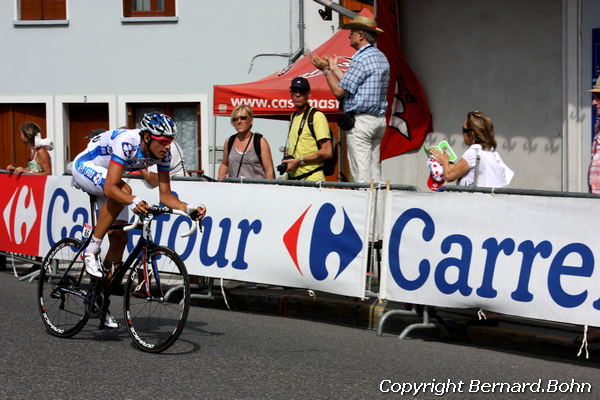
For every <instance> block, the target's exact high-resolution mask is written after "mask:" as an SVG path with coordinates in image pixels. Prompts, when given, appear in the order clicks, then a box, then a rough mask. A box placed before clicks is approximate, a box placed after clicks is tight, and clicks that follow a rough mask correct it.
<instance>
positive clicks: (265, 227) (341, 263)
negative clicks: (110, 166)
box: [23, 177, 371, 297]
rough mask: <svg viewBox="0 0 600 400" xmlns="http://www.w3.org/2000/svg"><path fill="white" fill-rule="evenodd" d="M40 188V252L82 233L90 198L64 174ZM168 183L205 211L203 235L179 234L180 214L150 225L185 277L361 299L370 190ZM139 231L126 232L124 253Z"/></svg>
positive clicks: (154, 195) (143, 192) (144, 189)
mask: <svg viewBox="0 0 600 400" xmlns="http://www.w3.org/2000/svg"><path fill="white" fill-rule="evenodd" d="M24 178H25V179H26V177H24ZM25 179H24V180H23V182H24V183H25V184H26V181H25ZM128 183H129V184H130V185H131V186H132V188H133V192H134V193H135V194H136V196H139V197H140V198H142V199H144V200H146V201H147V202H149V203H152V204H158V201H159V199H158V197H159V193H158V189H152V188H149V187H148V186H147V185H146V184H145V183H144V182H143V181H142V180H137V179H130V180H128ZM45 185H46V189H45V195H44V198H43V199H39V201H43V212H42V217H41V234H40V246H39V254H40V255H42V256H43V255H45V254H46V252H47V251H48V250H49V248H50V246H51V245H53V244H54V243H56V242H57V241H58V240H60V239H61V238H64V237H67V236H72V237H76V238H81V233H82V226H83V224H84V223H89V221H90V219H89V198H88V196H87V195H86V194H85V193H83V192H82V191H80V190H78V189H76V188H74V187H72V186H71V178H70V177H48V179H47V180H46V184H45ZM171 187H172V189H173V191H174V192H176V193H177V194H178V196H179V197H180V198H181V199H182V200H183V201H186V202H189V203H191V204H204V205H206V207H207V210H208V212H207V216H206V218H204V220H203V223H202V226H203V232H202V233H200V232H197V233H195V234H194V235H192V236H190V237H189V238H185V239H182V238H181V237H180V235H181V234H182V233H184V232H186V231H187V230H188V229H189V227H190V222H189V219H188V218H187V217H181V216H174V215H163V216H161V217H159V219H158V221H156V223H155V224H154V230H153V232H154V240H155V241H156V242H157V243H159V244H161V245H164V246H167V247H169V248H171V249H174V250H175V251H176V252H177V254H179V255H180V256H181V258H182V259H183V261H184V262H185V264H186V267H187V269H188V272H189V273H190V274H192V275H200V276H208V277H215V278H225V279H234V280H240V281H247V282H257V283H266V284H271V285H282V286H289V287H297V288H307V289H314V290H321V291H324V292H330V293H336V294H342V295H346V296H353V297H363V296H364V288H365V276H366V266H367V245H366V243H367V237H368V236H367V232H368V229H369V210H370V208H371V206H370V201H371V200H370V198H371V195H370V192H369V191H363V190H361V191H358V190H352V191H350V190H339V189H323V188H307V187H286V186H276V185H254V184H253V185H250V184H232V183H208V182H198V181H173V182H171ZM130 214H131V213H130ZM139 234H140V231H139V230H138V231H135V230H134V231H132V232H130V241H129V243H128V249H129V251H130V250H131V249H133V245H134V244H135V243H136V240H137V238H138V237H139ZM107 242H108V240H105V241H104V243H103V250H104V252H105V251H106V249H107V245H108V243H107Z"/></svg>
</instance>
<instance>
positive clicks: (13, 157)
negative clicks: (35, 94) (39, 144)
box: [0, 103, 46, 169]
mask: <svg viewBox="0 0 600 400" xmlns="http://www.w3.org/2000/svg"><path fill="white" fill-rule="evenodd" d="M24 122H35V123H36V124H38V125H39V126H40V129H41V131H42V138H45V137H46V105H45V104H38V103H33V104H1V105H0V132H2V140H1V141H0V168H1V169H5V168H6V167H7V166H8V164H12V165H15V166H18V167H25V166H26V165H27V163H28V162H29V149H28V147H27V145H25V144H24V143H23V141H22V140H21V132H20V130H19V127H20V126H21V124H22V123H24Z"/></svg>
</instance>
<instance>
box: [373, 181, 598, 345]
mask: <svg viewBox="0 0 600 400" xmlns="http://www.w3.org/2000/svg"><path fill="white" fill-rule="evenodd" d="M390 189H391V190H406V189H405V188H404V187H403V185H391V186H390ZM440 191H442V192H463V193H487V194H506V195H525V196H541V197H562V198H588V199H590V198H591V199H600V195H597V194H591V193H580V192H561V191H553V190H536V189H509V188H482V187H465V186H458V185H457V186H454V185H452V186H449V185H446V186H443V187H442V189H441V190H440ZM392 315H404V316H417V315H418V311H417V305H412V307H411V309H410V310H390V311H386V312H384V313H383V315H382V316H381V318H380V319H379V323H378V325H377V336H381V335H382V334H383V327H384V325H385V323H386V321H387V320H388V319H389V317H391V316H392ZM422 316H423V320H422V322H419V323H415V324H410V325H408V326H407V327H406V328H405V329H404V330H403V331H402V332H401V333H400V335H399V336H398V338H399V339H400V340H402V339H404V338H405V337H406V336H407V335H408V334H409V333H410V331H412V330H413V329H423V328H425V329H440V331H441V333H442V334H443V335H444V336H446V337H448V336H449V333H448V330H447V329H446V327H444V326H443V325H436V324H434V323H432V322H431V321H430V318H429V308H428V306H423V312H422ZM548 324H549V325H552V324H553V323H552V322H551V321H549V322H548Z"/></svg>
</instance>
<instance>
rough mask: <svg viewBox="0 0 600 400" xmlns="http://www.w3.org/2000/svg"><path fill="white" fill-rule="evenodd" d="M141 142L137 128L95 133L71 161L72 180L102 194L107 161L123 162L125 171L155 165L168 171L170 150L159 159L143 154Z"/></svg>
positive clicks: (99, 194)
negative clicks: (85, 146) (84, 147)
mask: <svg viewBox="0 0 600 400" xmlns="http://www.w3.org/2000/svg"><path fill="white" fill-rule="evenodd" d="M140 143H141V136H140V130H139V129H115V130H111V131H106V132H104V133H101V134H99V135H97V136H95V137H94V138H92V139H91V140H90V143H89V144H88V146H87V148H86V149H85V150H84V151H82V152H81V153H79V154H78V155H77V157H75V160H74V161H73V167H72V173H73V180H74V181H75V184H76V185H77V186H79V187H80V188H81V189H83V190H84V191H86V192H88V193H90V194H95V195H98V196H101V195H103V193H104V182H105V180H106V174H107V172H108V165H109V164H110V163H111V162H112V163H115V164H118V165H120V166H122V167H123V168H124V170H125V171H136V170H140V169H144V168H147V167H149V166H151V165H156V166H157V169H158V171H159V172H160V171H166V172H169V169H170V167H171V151H170V150H169V151H168V152H167V155H166V156H165V157H164V158H163V159H160V160H159V159H156V158H152V157H144V154H143V153H142V148H141V145H140Z"/></svg>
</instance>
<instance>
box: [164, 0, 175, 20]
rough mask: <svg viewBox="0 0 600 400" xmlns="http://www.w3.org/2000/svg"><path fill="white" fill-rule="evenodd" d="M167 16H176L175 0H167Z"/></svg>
mask: <svg viewBox="0 0 600 400" xmlns="http://www.w3.org/2000/svg"><path fill="white" fill-rule="evenodd" d="M165 15H168V16H170V17H174V16H175V0H165Z"/></svg>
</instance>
